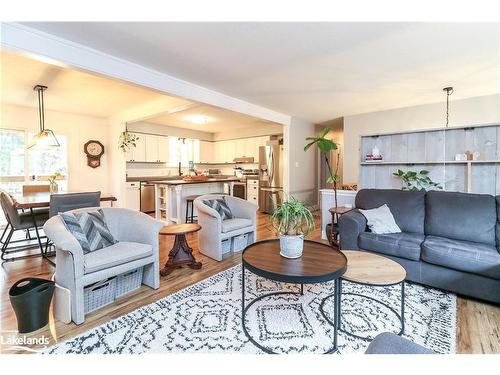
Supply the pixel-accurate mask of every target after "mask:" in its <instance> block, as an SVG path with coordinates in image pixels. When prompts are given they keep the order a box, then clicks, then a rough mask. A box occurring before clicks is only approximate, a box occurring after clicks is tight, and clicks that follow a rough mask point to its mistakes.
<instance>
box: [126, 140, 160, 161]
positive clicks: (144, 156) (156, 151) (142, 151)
mask: <svg viewBox="0 0 500 375" xmlns="http://www.w3.org/2000/svg"><path fill="white" fill-rule="evenodd" d="M134 134H135V135H136V136H137V138H138V139H137V142H136V147H133V148H131V150H130V151H129V152H128V153H127V161H135V162H152V163H165V162H167V161H168V140H167V137H164V136H159V135H152V134H140V133H134Z"/></svg>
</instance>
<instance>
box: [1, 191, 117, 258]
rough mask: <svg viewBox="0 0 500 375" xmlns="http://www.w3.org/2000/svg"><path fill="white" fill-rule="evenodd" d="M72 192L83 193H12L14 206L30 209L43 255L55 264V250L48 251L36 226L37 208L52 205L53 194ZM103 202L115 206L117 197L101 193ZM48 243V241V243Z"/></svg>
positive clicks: (61, 192)
mask: <svg viewBox="0 0 500 375" xmlns="http://www.w3.org/2000/svg"><path fill="white" fill-rule="evenodd" d="M70 193H81V191H58V192H56V193H51V192H48V191H40V192H30V193H28V192H25V193H24V192H20V193H11V196H12V198H13V199H14V206H15V207H16V208H17V209H20V210H23V211H24V210H29V212H30V215H31V217H32V218H33V223H34V224H35V232H36V236H37V240H38V246H39V247H40V251H41V254H42V257H43V258H45V259H47V260H48V261H49V262H50V263H52V264H54V262H53V261H52V260H50V259H48V258H49V257H50V256H52V255H54V254H55V252H51V253H49V252H48V246H45V249H44V247H43V244H42V242H41V238H43V237H40V235H39V233H38V228H37V226H36V220H35V214H36V212H35V209H38V208H48V207H49V206H50V196H51V195H53V194H70ZM100 201H101V202H110V205H111V206H113V202H116V197H114V196H113V195H111V194H101V198H100ZM47 245H48V243H47Z"/></svg>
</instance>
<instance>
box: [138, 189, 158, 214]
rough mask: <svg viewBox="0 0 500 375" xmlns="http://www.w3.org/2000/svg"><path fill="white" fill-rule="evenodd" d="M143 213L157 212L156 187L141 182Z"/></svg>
mask: <svg viewBox="0 0 500 375" xmlns="http://www.w3.org/2000/svg"><path fill="white" fill-rule="evenodd" d="M141 212H144V213H150V212H155V185H154V184H150V183H148V182H141Z"/></svg>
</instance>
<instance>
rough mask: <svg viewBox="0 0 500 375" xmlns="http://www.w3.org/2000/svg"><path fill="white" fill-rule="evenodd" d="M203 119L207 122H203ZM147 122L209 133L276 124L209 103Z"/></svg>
mask: <svg viewBox="0 0 500 375" xmlns="http://www.w3.org/2000/svg"><path fill="white" fill-rule="evenodd" d="M200 117H201V118H200ZM198 119H200V120H202V121H200V122H201V123H195V122H193V121H196V120H198ZM203 120H205V121H206V122H205V123H203ZM147 122H149V123H153V124H159V125H168V126H174V127H179V128H185V129H192V130H198V131H204V132H208V133H220V132H224V131H231V130H235V129H243V128H250V127H254V126H262V125H266V124H274V123H272V122H268V121H264V120H260V119H256V118H253V117H250V116H247V115H242V114H241V113H237V112H231V111H228V110H225V109H221V108H217V107H212V106H209V105H198V106H195V107H192V108H190V109H188V110H185V111H180V112H175V113H172V114H166V115H160V116H157V117H152V118H149V119H148V120H147Z"/></svg>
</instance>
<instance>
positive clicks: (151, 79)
mask: <svg viewBox="0 0 500 375" xmlns="http://www.w3.org/2000/svg"><path fill="white" fill-rule="evenodd" d="M1 29H2V30H1V31H2V39H1V45H2V46H3V47H6V48H10V49H13V50H15V51H19V52H24V53H31V54H35V55H38V56H42V57H44V58H49V59H53V60H56V61H58V62H59V63H62V64H65V65H66V66H69V67H72V68H76V69H81V70H84V71H87V72H92V73H96V74H99V75H102V76H105V77H110V78H114V79H118V80H121V81H125V82H129V83H132V84H135V85H139V86H143V87H146V88H150V89H153V90H156V91H159V92H162V93H165V94H167V95H173V96H176V97H179V98H185V99H187V100H190V101H195V102H199V103H206V104H209V105H213V106H215V107H220V108H224V109H228V110H230V111H234V112H239V113H243V114H246V115H249V116H253V117H256V118H260V119H264V120H268V121H272V122H276V123H279V124H282V125H289V124H290V120H291V116H289V115H286V114H283V113H280V112H276V111H273V110H271V109H268V108H265V107H261V106H258V105H255V104H252V103H249V102H246V101H243V100H241V99H238V98H234V97H231V96H228V95H225V94H222V93H219V92H217V91H214V90H210V89H208V88H205V87H202V86H199V85H196V84H193V83H190V82H187V81H184V80H181V79H178V78H175V77H173V76H169V75H167V74H164V73H161V72H158V71H156V70H153V69H150V68H146V67H144V66H141V65H138V64H135V63H133V62H130V61H127V60H123V59H120V58H117V57H115V56H112V55H108V54H106V53H103V52H101V51H97V50H95V49H92V48H89V47H87V46H84V45H82V44H78V43H74V42H72V41H70V40H67V39H63V38H60V37H58V36H55V35H52V34H48V33H44V32H42V31H39V30H37V29H34V28H31V27H28V26H25V25H21V24H18V23H5V22H4V23H2V24H1Z"/></svg>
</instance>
